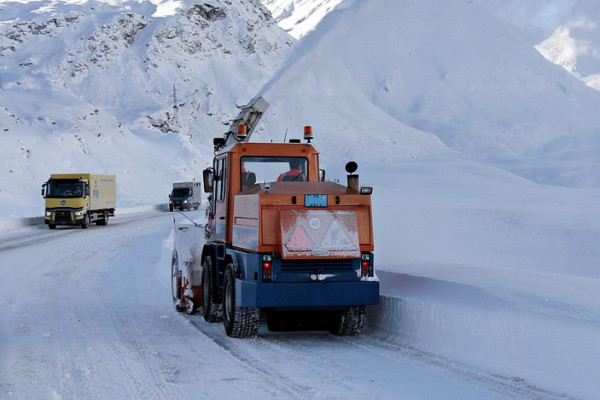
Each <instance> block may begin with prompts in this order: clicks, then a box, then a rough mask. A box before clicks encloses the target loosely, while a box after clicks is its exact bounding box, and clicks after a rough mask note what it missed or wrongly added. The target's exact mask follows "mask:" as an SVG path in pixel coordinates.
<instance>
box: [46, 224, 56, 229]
mask: <svg viewBox="0 0 600 400" xmlns="http://www.w3.org/2000/svg"><path fill="white" fill-rule="evenodd" d="M48 229H56V224H48Z"/></svg>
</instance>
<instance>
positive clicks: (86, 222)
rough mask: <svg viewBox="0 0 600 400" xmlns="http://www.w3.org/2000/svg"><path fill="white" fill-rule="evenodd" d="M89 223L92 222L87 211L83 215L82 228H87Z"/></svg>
mask: <svg viewBox="0 0 600 400" xmlns="http://www.w3.org/2000/svg"><path fill="white" fill-rule="evenodd" d="M89 224H90V214H88V213H85V215H84V217H83V222H82V223H81V229H87V227H88V225H89Z"/></svg>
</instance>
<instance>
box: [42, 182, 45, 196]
mask: <svg viewBox="0 0 600 400" xmlns="http://www.w3.org/2000/svg"><path fill="white" fill-rule="evenodd" d="M42 197H46V184H45V183H44V184H43V185H42Z"/></svg>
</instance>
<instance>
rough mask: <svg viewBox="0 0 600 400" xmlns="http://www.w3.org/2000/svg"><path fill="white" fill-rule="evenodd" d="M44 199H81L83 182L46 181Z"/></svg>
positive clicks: (71, 180)
mask: <svg viewBox="0 0 600 400" xmlns="http://www.w3.org/2000/svg"><path fill="white" fill-rule="evenodd" d="M46 197H51V198H78V197H83V182H80V181H78V180H73V179H65V180H56V179H51V180H49V181H48V186H47V189H46Z"/></svg>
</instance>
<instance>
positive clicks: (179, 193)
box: [171, 188, 192, 197]
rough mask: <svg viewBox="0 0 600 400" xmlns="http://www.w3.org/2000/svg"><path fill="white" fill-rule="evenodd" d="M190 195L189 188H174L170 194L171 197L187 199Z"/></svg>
mask: <svg viewBox="0 0 600 400" xmlns="http://www.w3.org/2000/svg"><path fill="white" fill-rule="evenodd" d="M191 195H192V189H189V188H175V189H173V192H172V193H171V196H172V197H188V196H191Z"/></svg>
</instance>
